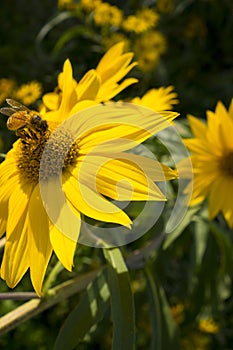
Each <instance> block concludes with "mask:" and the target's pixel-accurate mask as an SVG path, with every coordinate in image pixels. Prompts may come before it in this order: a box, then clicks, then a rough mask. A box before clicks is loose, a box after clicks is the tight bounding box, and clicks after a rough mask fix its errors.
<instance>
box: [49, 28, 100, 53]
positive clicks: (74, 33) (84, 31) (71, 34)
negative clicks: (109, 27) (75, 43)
mask: <svg viewBox="0 0 233 350" xmlns="http://www.w3.org/2000/svg"><path fill="white" fill-rule="evenodd" d="M80 36H83V37H85V38H87V37H88V38H91V39H92V40H95V41H96V42H100V41H101V37H100V36H99V35H98V34H96V33H95V32H93V31H92V30H91V29H90V28H87V27H84V26H83V25H77V26H73V27H72V28H70V29H67V30H66V31H65V33H64V34H63V35H62V36H61V37H60V38H59V39H58V40H57V42H56V44H55V46H54V49H53V51H54V53H58V52H59V51H60V50H61V49H62V48H63V46H64V45H65V44H66V43H68V42H69V41H70V40H72V39H74V38H76V37H80Z"/></svg>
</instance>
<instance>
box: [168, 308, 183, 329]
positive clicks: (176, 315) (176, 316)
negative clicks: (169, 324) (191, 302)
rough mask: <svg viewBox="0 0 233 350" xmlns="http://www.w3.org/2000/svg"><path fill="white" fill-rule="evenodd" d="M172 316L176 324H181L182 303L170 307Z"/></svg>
mask: <svg viewBox="0 0 233 350" xmlns="http://www.w3.org/2000/svg"><path fill="white" fill-rule="evenodd" d="M170 311H171V314H172V317H173V319H174V321H175V322H176V324H178V325H179V324H181V323H182V322H183V321H184V304H176V305H173V306H171V307H170Z"/></svg>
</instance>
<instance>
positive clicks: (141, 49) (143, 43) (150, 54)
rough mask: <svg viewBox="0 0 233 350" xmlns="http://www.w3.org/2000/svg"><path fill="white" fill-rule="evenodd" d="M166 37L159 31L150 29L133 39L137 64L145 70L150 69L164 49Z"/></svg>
mask: <svg viewBox="0 0 233 350" xmlns="http://www.w3.org/2000/svg"><path fill="white" fill-rule="evenodd" d="M166 47H167V45H166V39H165V37H164V35H163V34H162V33H160V32H159V31H155V30H151V31H148V32H146V33H145V34H144V35H142V36H141V37H139V38H138V39H137V40H135V43H134V51H135V54H136V57H137V60H138V66H139V67H140V68H141V69H142V70H143V71H145V72H148V71H151V70H152V69H153V68H154V67H155V66H156V65H157V64H158V62H159V59H160V56H161V55H162V54H163V53H164V52H165V51H166Z"/></svg>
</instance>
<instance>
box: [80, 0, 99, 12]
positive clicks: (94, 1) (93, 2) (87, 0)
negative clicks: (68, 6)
mask: <svg viewBox="0 0 233 350" xmlns="http://www.w3.org/2000/svg"><path fill="white" fill-rule="evenodd" d="M101 3H102V1H101V0H81V7H82V8H83V9H84V10H86V11H87V12H92V11H93V10H94V9H95V8H97V7H98V6H99V5H100V4H101Z"/></svg>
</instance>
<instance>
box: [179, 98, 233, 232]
mask: <svg viewBox="0 0 233 350" xmlns="http://www.w3.org/2000/svg"><path fill="white" fill-rule="evenodd" d="M188 119H189V123H190V126H191V129H192V132H193V135H194V138H190V139H185V140H184V142H185V144H186V145H187V147H188V148H189V149H190V151H191V152H192V157H191V159H192V163H193V174H194V183H193V195H192V200H191V205H194V204H197V203H199V202H201V201H203V200H204V199H205V198H208V211H209V220H213V219H214V218H215V217H216V216H217V214H218V213H219V212H222V213H223V215H224V217H225V219H226V221H227V223H228V225H229V226H230V227H231V228H233V203H232V193H233V100H232V101H231V104H230V107H229V110H228V111H227V109H226V108H225V107H224V105H223V104H222V102H218V104H217V106H216V109H215V112H212V111H207V124H205V123H204V122H202V121H200V120H199V119H198V118H195V117H194V116H192V115H189V116H188Z"/></svg>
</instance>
